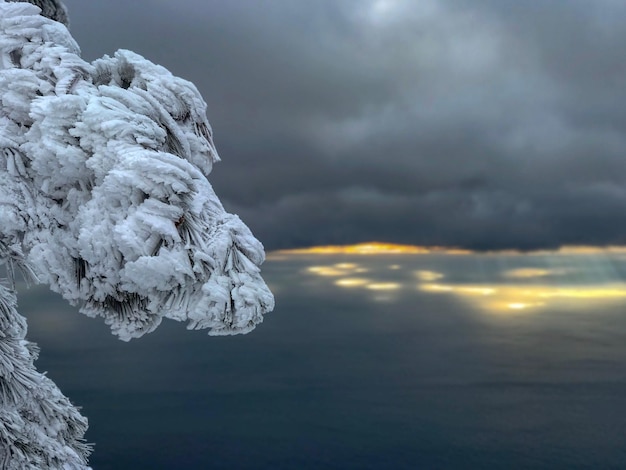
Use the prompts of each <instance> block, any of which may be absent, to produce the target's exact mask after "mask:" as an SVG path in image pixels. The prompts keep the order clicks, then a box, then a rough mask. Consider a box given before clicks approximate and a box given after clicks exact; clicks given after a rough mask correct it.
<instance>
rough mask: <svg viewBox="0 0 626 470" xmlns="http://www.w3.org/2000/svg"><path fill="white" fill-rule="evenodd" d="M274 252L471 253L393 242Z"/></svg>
mask: <svg viewBox="0 0 626 470" xmlns="http://www.w3.org/2000/svg"><path fill="white" fill-rule="evenodd" d="M274 253H275V254H278V255H281V254H291V255H341V254H345V255H424V254H431V253H441V254H448V255H466V254H471V253H472V252H471V251H469V250H461V249H456V248H441V247H424V246H416V245H397V244H393V243H381V242H369V243H359V244H357V245H329V246H313V247H310V248H297V249H293V250H279V251H275V252H274Z"/></svg>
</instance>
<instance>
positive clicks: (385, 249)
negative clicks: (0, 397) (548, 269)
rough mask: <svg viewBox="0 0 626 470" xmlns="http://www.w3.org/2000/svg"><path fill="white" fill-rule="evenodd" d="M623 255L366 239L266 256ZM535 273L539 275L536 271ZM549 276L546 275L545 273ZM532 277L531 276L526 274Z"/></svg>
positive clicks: (617, 250)
mask: <svg viewBox="0 0 626 470" xmlns="http://www.w3.org/2000/svg"><path fill="white" fill-rule="evenodd" d="M601 253H606V254H626V246H620V245H611V246H604V247H602V246H585V245H580V246H578V245H570V246H562V247H559V248H554V249H550V250H546V249H538V250H534V251H533V250H530V251H520V250H515V249H505V250H487V251H474V250H468V249H464V248H456V247H445V246H419V245H403V244H396V243H385V242H376V241H374V242H367V243H357V244H354V245H325V246H312V247H307V248H293V249H284V250H276V251H272V252H269V253H268V259H273V260H277V261H278V260H282V259H285V258H283V257H284V256H286V255H428V254H440V255H508V256H524V255H547V254H551V255H592V254H601ZM536 274H537V275H538V276H541V274H539V273H536ZM547 275H549V274H547ZM513 277H515V276H513ZM520 277H525V276H523V275H522V276H520ZM528 277H534V276H528Z"/></svg>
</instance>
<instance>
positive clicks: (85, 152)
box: [0, 0, 274, 469]
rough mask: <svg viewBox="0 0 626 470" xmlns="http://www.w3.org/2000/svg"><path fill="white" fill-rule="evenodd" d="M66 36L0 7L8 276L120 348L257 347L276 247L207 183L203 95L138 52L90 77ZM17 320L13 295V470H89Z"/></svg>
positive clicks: (8, 376) (53, 8)
mask: <svg viewBox="0 0 626 470" xmlns="http://www.w3.org/2000/svg"><path fill="white" fill-rule="evenodd" d="M34 4H35V5H38V6H40V7H41V9H40V8H38V7H37V6H34ZM40 13H41V14H40ZM46 16H47V17H46ZM55 20H56V21H55ZM62 23H65V24H66V23H67V16H66V12H65V8H64V7H63V5H62V4H61V3H60V2H59V1H58V0H28V1H24V0H17V1H16V0H0V265H1V264H6V266H7V271H8V272H9V273H12V272H13V267H14V266H15V265H19V266H21V267H22V268H24V269H26V268H25V267H26V266H33V269H34V271H35V273H33V274H36V276H37V277H38V278H39V279H40V280H42V281H43V282H46V283H48V284H49V285H50V286H51V287H52V289H53V290H55V291H57V292H60V293H61V294H62V295H63V297H65V298H66V299H67V300H69V301H70V302H71V303H72V304H75V305H79V306H80V309H81V311H82V312H83V313H85V314H87V315H89V316H94V317H95V316H101V317H103V318H104V319H105V321H106V323H107V324H108V325H110V327H111V329H112V331H113V333H115V334H116V335H118V336H119V337H120V338H121V339H123V340H129V339H131V338H134V337H139V336H141V335H143V334H145V333H148V332H150V331H152V330H154V329H155V328H156V327H157V326H158V325H159V323H160V322H161V320H162V319H163V318H164V317H165V318H171V319H174V320H179V321H188V327H189V328H208V329H210V331H209V333H210V334H213V335H225V334H236V333H247V332H249V331H250V330H252V329H253V328H254V327H255V326H256V325H257V324H258V323H260V322H261V321H262V320H263V315H264V314H265V313H267V312H269V311H271V310H272V308H273V306H274V298H273V296H272V294H271V292H270V291H269V289H268V288H267V286H266V285H265V283H264V282H263V280H262V278H261V276H260V270H259V266H260V265H261V263H262V262H263V260H264V252H263V246H262V245H261V243H260V242H259V241H258V240H256V239H255V238H254V237H253V236H252V234H251V233H250V230H249V229H248V228H247V227H246V226H245V225H244V224H243V222H241V220H239V218H238V217H237V216H235V215H232V214H229V213H227V212H226V211H225V210H224V208H223V207H222V205H221V203H220V201H219V199H218V198H217V196H216V195H215V193H214V192H213V189H212V187H211V185H210V184H209V182H208V179H207V177H208V175H209V173H210V172H211V169H212V165H213V163H214V162H216V161H218V160H219V158H218V156H217V152H216V151H215V148H214V146H213V140H212V131H211V127H210V126H209V123H208V121H207V119H206V116H205V110H206V104H205V103H204V101H203V100H202V98H201V97H200V95H199V93H198V91H197V89H196V88H195V87H194V86H193V84H191V83H189V82H187V81H185V80H182V79H180V78H177V77H174V76H173V75H172V74H170V73H169V72H168V71H167V70H166V69H164V68H163V67H160V66H158V65H155V64H153V63H151V62H149V61H147V60H146V59H144V58H143V57H141V56H139V55H137V54H134V53H132V52H130V51H125V50H121V51H118V52H116V53H115V54H114V56H113V57H109V56H104V57H103V58H102V59H99V60H97V61H95V62H94V63H87V62H85V61H84V60H82V59H81V57H80V51H79V48H78V45H77V44H76V42H75V41H74V39H73V38H72V37H71V35H70V34H69V32H68V30H67V29H66V27H65V26H64V24H62ZM26 271H27V272H28V269H27V270H26ZM9 278H11V279H12V275H10V276H9ZM15 305H16V301H15V290H14V288H12V287H6V286H3V285H0V468H2V469H30V468H33V469H35V468H37V469H43V468H64V469H84V468H87V467H86V456H87V455H88V453H89V448H88V447H87V446H86V445H85V444H84V443H83V441H82V436H83V434H84V432H85V429H86V420H85V419H84V418H83V417H82V416H81V415H80V414H79V413H78V411H77V410H76V408H74V407H73V406H72V405H71V403H69V401H68V400H67V399H66V398H65V397H64V396H63V395H62V394H61V392H60V391H59V390H58V389H57V388H56V386H55V385H54V384H53V383H52V382H51V381H50V380H49V379H47V378H46V377H44V376H43V375H42V374H39V373H38V372H37V371H36V370H35V369H34V367H33V361H34V360H35V358H36V356H37V348H36V347H35V346H34V345H33V344H32V343H28V342H27V341H26V340H25V334H26V322H25V320H24V318H23V317H21V316H20V315H19V314H18V313H17V311H16V310H15Z"/></svg>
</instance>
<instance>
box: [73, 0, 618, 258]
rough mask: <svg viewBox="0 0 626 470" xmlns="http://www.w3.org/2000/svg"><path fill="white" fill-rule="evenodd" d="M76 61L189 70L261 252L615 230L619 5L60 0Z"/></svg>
mask: <svg viewBox="0 0 626 470" xmlns="http://www.w3.org/2000/svg"><path fill="white" fill-rule="evenodd" d="M65 3H66V4H67V6H68V9H69V12H70V20H71V29H72V32H73V34H74V36H75V37H76V39H77V40H78V42H79V43H80V44H81V47H82V49H83V54H84V56H85V58H87V59H94V58H96V57H99V56H101V55H102V54H105V53H108V54H112V53H113V52H114V51H115V50H116V49H118V48H128V49H132V50H135V51H136V52H138V53H140V54H143V55H145V56H146V57H148V58H150V59H151V60H153V61H155V62H158V63H160V64H162V65H165V66H166V67H168V68H169V69H170V70H172V71H173V72H174V73H176V74H178V75H180V76H183V77H185V78H188V79H190V80H192V81H193V82H195V83H196V85H197V86H198V88H199V89H200V91H201V92H202V94H203V95H204V97H205V99H206V101H207V103H208V104H209V119H210V121H211V123H212V124H213V128H214V131H215V138H216V144H217V146H218V150H219V151H220V154H221V156H222V158H223V162H221V163H220V164H219V165H217V166H216V168H215V169H214V173H213V179H212V183H213V184H214V187H215V190H216V192H217V194H218V195H219V196H220V197H221V198H222V200H223V202H224V204H225V206H226V207H227V209H229V210H231V211H234V212H237V213H239V214H240V215H241V216H242V218H243V219H244V220H245V221H246V223H248V225H250V227H251V228H252V229H253V231H254V232H255V234H257V235H258V236H259V238H260V239H261V240H263V242H264V243H265V245H266V247H267V248H269V249H273V248H287V247H296V246H306V245H316V244H337V243H355V242H360V241H366V240H374V239H377V240H385V241H390V242H398V243H413V244H425V245H431V244H433V245H454V246H461V247H466V248H473V249H495V248H522V249H530V248H539V247H544V248H545V247H555V246H559V245H563V244H593V245H604V244H623V243H626V219H624V217H623V214H624V209H625V208H626V184H625V181H624V180H625V179H626V159H625V158H624V150H625V149H626V133H625V130H626V91H625V90H626V88H625V87H624V86H623V85H624V81H625V80H624V79H625V78H626V61H625V60H624V57H623V56H624V52H623V47H622V46H623V44H624V43H626V26H624V23H623V21H621V20H620V19H621V18H624V17H625V16H626V4H624V3H623V2H618V1H616V0H597V1H594V2H587V1H583V0H555V1H551V2H536V1H535V0H516V1H509V0H476V1H471V2H469V1H463V0H445V1H443V0H440V1H434V0H423V1H420V2H414V1H410V0H339V1H337V0H316V1H315V2H293V1H290V0H272V1H271V2H255V1H253V0H228V1H227V0H219V1H216V0H214V1H207V0H202V1H201V0H188V1H186V2H178V3H174V2H164V1H148V0H135V1H133V2H130V3H129V2H122V1H121V0H110V1H108V2H81V1H79V0H66V2H65Z"/></svg>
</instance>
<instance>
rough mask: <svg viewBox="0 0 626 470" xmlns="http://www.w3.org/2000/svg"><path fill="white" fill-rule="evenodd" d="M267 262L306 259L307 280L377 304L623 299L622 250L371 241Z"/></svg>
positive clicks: (479, 306) (625, 254)
mask: <svg viewBox="0 0 626 470" xmlns="http://www.w3.org/2000/svg"><path fill="white" fill-rule="evenodd" d="M458 255H463V256H458ZM269 258H270V259H276V260H281V259H283V260H286V259H301V260H302V261H303V262H305V265H306V266H307V267H305V268H304V269H303V270H302V271H301V274H302V276H304V278H305V279H315V278H317V279H320V280H322V281H323V282H326V283H327V284H328V285H332V286H334V287H335V288H337V289H340V290H343V291H351V292H353V293H355V294H356V295H369V296H371V299H372V300H373V301H393V300H394V299H397V298H398V297H399V296H401V295H411V293H412V294H413V295H414V294H416V293H418V294H421V295H438V296H442V295H445V296H453V297H454V298H456V299H458V300H460V301H462V302H465V303H467V304H468V305H470V306H471V307H473V308H475V309H476V310H478V311H481V312H484V313H492V314H493V313H500V314H502V313H509V314H514V313H524V314H526V313H530V312H534V313H541V312H543V311H546V310H547V309H549V308H561V309H569V310H580V309H585V308H587V309H588V308H593V307H594V306H602V305H607V304H615V303H623V302H625V301H626V282H624V278H623V276H624V275H625V274H626V248H624V247H609V248H598V247H564V248H561V249H559V250H555V251H537V252H530V253H518V252H510V251H509V252H489V253H472V252H469V251H460V250H455V249H450V250H448V249H445V248H432V247H417V246H408V245H391V244H384V243H374V242H372V243H364V244H359V245H350V246H331V247H328V246H327V247H313V248H309V249H300V250H285V251H281V252H274V253H271V254H270V256H269ZM383 294H384V295H383Z"/></svg>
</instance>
